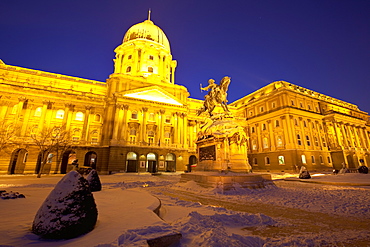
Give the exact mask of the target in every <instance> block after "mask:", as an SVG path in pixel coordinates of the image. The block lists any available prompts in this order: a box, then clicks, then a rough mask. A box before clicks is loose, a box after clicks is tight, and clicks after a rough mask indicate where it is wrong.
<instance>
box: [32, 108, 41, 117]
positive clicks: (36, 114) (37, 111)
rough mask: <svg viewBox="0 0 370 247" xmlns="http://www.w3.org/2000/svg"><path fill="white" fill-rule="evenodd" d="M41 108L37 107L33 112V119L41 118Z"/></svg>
mask: <svg viewBox="0 0 370 247" xmlns="http://www.w3.org/2000/svg"><path fill="white" fill-rule="evenodd" d="M41 113H42V107H37V108H36V110H35V115H34V116H35V117H41Z"/></svg>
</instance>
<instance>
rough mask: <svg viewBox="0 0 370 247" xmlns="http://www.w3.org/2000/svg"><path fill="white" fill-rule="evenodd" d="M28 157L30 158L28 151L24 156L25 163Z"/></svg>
mask: <svg viewBox="0 0 370 247" xmlns="http://www.w3.org/2000/svg"><path fill="white" fill-rule="evenodd" d="M27 158H28V152H26V153H25V154H24V156H23V163H26V162H27Z"/></svg>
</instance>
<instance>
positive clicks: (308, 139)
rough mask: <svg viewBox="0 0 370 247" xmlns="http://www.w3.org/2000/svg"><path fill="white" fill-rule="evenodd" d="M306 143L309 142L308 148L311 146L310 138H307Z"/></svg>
mask: <svg viewBox="0 0 370 247" xmlns="http://www.w3.org/2000/svg"><path fill="white" fill-rule="evenodd" d="M306 141H307V146H311V141H310V137H309V136H306Z"/></svg>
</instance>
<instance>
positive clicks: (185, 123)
mask: <svg viewBox="0 0 370 247" xmlns="http://www.w3.org/2000/svg"><path fill="white" fill-rule="evenodd" d="M182 119H183V147H184V148H188V147H189V144H188V139H189V138H188V117H187V115H186V113H183V114H182Z"/></svg>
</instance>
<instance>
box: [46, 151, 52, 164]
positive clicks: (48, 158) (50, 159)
mask: <svg viewBox="0 0 370 247" xmlns="http://www.w3.org/2000/svg"><path fill="white" fill-rule="evenodd" d="M53 157H54V154H52V153H50V154H48V157H47V160H46V163H52V162H53Z"/></svg>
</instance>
